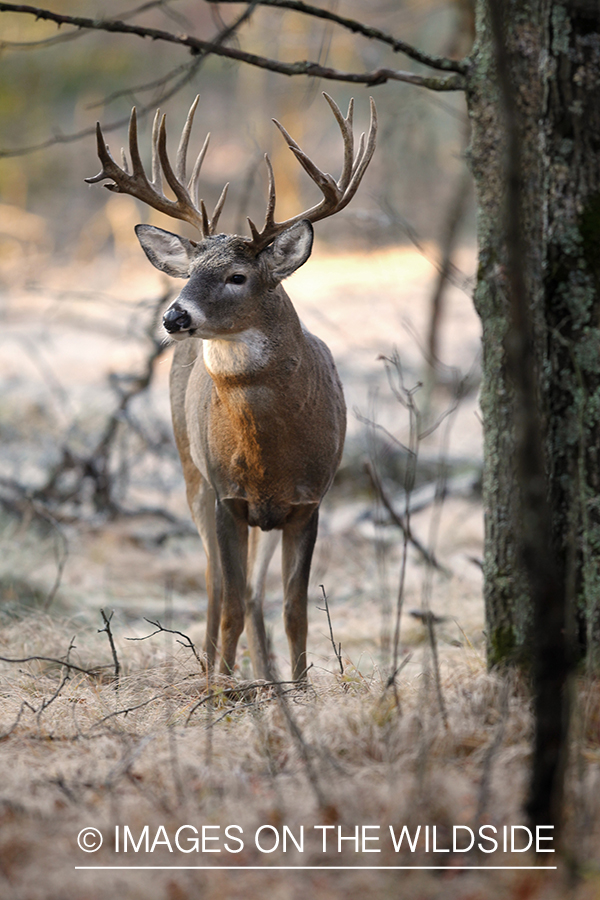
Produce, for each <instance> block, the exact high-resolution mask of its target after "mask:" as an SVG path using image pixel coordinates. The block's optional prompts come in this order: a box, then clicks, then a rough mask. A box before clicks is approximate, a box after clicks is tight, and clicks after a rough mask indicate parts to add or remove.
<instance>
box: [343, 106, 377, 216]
mask: <svg viewBox="0 0 600 900" xmlns="http://www.w3.org/2000/svg"><path fill="white" fill-rule="evenodd" d="M369 99H370V106H371V119H370V122H369V132H368V135H367V142H366V146H365V140H364V137H365V136H364V134H363V135H361V139H360V145H359V149H358V153H357V154H356V160H355V162H354V166H353V167H352V168H353V171H352V178H351V180H350V184H349V185H348V187H347V189H346V194H347V196H348V199H347V200H346V203H345V204H344V206H345V205H346V204H347V203H349V202H350V200H352V197H354V195H355V193H356V191H357V189H358V185H359V184H360V182H361V179H362V177H363V175H364V174H365V171H366V169H367V166H368V165H369V163H370V162H371V160H372V158H373V154H374V153H375V142H376V138H377V109H376V107H375V101H374V100H373V98H372V97H370V98H369ZM363 146H364V151H363Z"/></svg>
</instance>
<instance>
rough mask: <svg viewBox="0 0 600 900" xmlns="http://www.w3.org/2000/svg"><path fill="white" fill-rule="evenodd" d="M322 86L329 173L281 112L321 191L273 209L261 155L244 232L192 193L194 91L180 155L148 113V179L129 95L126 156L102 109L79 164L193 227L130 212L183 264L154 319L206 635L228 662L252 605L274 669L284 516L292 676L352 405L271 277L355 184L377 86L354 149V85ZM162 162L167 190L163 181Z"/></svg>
mask: <svg viewBox="0 0 600 900" xmlns="http://www.w3.org/2000/svg"><path fill="white" fill-rule="evenodd" d="M325 97H326V99H327V102H328V103H329V105H330V107H331V109H332V111H333V114H334V116H335V118H336V120H337V122H338V125H339V127H340V130H341V133H342V137H343V143H344V161H343V166H342V173H341V175H340V177H339V179H338V180H337V181H335V180H334V179H333V178H332V177H331V175H327V174H325V173H324V172H321V171H320V170H319V169H318V168H317V167H316V166H315V164H314V163H313V162H312V161H311V160H310V159H309V158H308V156H306V154H305V153H304V152H303V151H302V150H301V149H300V147H299V146H298V145H297V144H296V143H295V141H294V140H293V139H292V138H291V137H290V136H289V134H288V133H287V131H286V130H285V129H284V128H283V126H282V125H280V124H279V123H278V122H275V124H276V125H277V127H278V128H279V130H280V131H281V132H282V134H283V136H284V138H285V139H286V141H287V143H288V145H289V147H290V149H291V150H292V152H293V153H294V155H295V156H296V158H297V160H298V161H299V163H300V164H301V165H302V166H303V168H304V169H305V170H306V172H307V173H308V174H309V175H310V177H311V178H312V180H313V181H314V182H315V183H316V184H317V185H318V187H319V188H320V190H321V192H322V194H323V198H322V200H321V201H320V202H319V203H318V204H317V205H315V206H313V207H312V208H311V209H309V210H307V211H306V212H303V213H300V214H299V215H297V216H294V217H293V218H291V219H288V220H287V221H285V222H276V221H275V182H274V178H273V170H272V168H271V164H270V162H269V158H268V156H265V160H266V163H267V168H268V173H269V197H268V203H267V212H266V216H265V223H264V225H263V228H262V229H261V230H260V231H259V230H258V229H257V228H256V227H255V225H254V224H253V222H251V221H250V220H249V225H250V232H251V237H249V238H248V237H240V236H238V235H236V234H217V233H216V229H217V223H218V220H219V215H220V213H221V210H222V208H223V203H224V201H225V195H226V192H227V185H226V186H225V188H224V189H223V192H222V194H221V196H220V198H219V201H218V203H217V205H216V207H215V210H214V213H213V215H212V218H209V216H208V214H207V211H206V207H205V205H204V201H203V200H200V201H198V200H197V187H198V178H199V174H200V167H201V165H202V160H203V159H204V155H205V153H206V148H207V145H208V137H207V138H206V141H205V142H204V146H203V147H202V150H201V151H200V154H199V156H198V158H197V160H196V163H195V165H194V168H193V171H192V175H191V178H190V180H189V182H187V179H186V156H187V147H188V141H189V137H190V131H191V127H192V121H193V117H194V112H195V110H196V106H197V103H198V98H196V100H195V101H194V104H193V105H192V108H191V109H190V112H189V115H188V117H187V121H186V123H185V127H184V129H183V133H182V136H181V141H180V144H179V149H178V151H177V161H176V164H175V171H173V168H172V167H171V163H170V161H169V158H168V156H167V149H166V128H165V117H164V116H163V117H162V118H160V116H159V114H158V113H157V115H156V119H155V122H154V129H153V135H152V180H150V179H149V178H148V176H147V175H146V173H145V171H144V168H143V165H142V161H141V158H140V153H139V149H138V141H137V125H136V114H135V108H134V109H133V111H132V113H131V122H130V126H129V153H130V157H131V171H130V170H129V167H128V164H127V161H126V158H125V154H123V166H122V168H121V167H120V166H119V165H117V163H116V162H115V161H114V159H113V158H112V156H111V155H110V153H109V151H108V148H107V146H106V144H105V142H104V137H103V135H102V131H101V129H100V126H99V125H98V129H97V137H98V156H99V157H100V161H101V163H102V171H101V172H100V174H99V175H96V176H95V177H94V178H88V179H87V181H89V182H98V181H102V180H103V179H105V178H108V179H111V183H109V184H106V185H105V187H107V188H109V189H110V190H112V191H118V192H120V193H125V194H131V195H132V196H133V197H137V198H138V199H139V200H142V201H144V202H145V203H147V204H148V205H149V206H151V207H153V208H154V209H156V210H160V212H163V213H166V214H167V215H170V216H173V217H174V218H176V219H183V220H184V221H186V222H189V223H190V224H191V225H194V226H195V227H196V228H197V229H198V231H199V232H200V237H199V239H198V240H196V241H192V240H188V239H186V238H182V237H179V236H178V235H175V234H171V233H170V232H168V231H163V230H162V229H160V228H154V227H152V226H150V225H138V226H137V228H136V233H137V236H138V238H139V241H140V243H141V245H142V247H143V249H144V251H145V253H146V255H147V257H148V259H149V260H150V262H152V263H153V264H154V265H155V266H156V267H157V268H158V269H161V270H162V271H163V272H167V273H168V274H169V275H174V276H175V277H179V278H187V279H188V281H187V283H186V284H185V286H184V288H183V290H182V291H181V293H180V294H179V296H178V297H177V299H176V300H175V301H174V302H173V303H171V305H170V306H169V308H168V309H167V311H166V313H165V315H164V319H163V322H164V326H165V328H166V330H167V331H168V332H169V334H170V336H171V337H172V338H173V340H175V341H177V342H178V343H177V346H176V348H175V355H174V357H173V366H172V369H171V408H172V414H173V425H174V430H175V439H176V441H177V447H178V449H179V454H180V456H181V462H182V465H183V473H184V476H185V482H186V487H187V498H188V502H189V505H190V509H191V511H192V516H193V517H194V521H195V523H196V525H197V527H198V531H199V532H200V537H201V538H202V543H203V544H204V549H205V551H206V554H207V557H208V567H207V575H206V581H207V591H208V598H209V599H208V615H207V628H206V643H205V651H206V656H207V662H208V665H209V666H213V665H214V661H215V656H216V652H217V642H218V636H219V624H220V627H221V642H222V643H221V672H223V673H231V672H233V668H234V665H235V653H236V647H237V643H238V639H239V637H240V635H241V633H242V630H243V628H244V621H246V625H247V631H248V642H249V646H250V655H251V658H252V665H253V667H254V672H255V675H256V676H258V677H262V678H268V677H269V675H270V665H269V658H268V647H267V640H266V635H265V627H264V622H263V614H262V600H263V595H264V582H265V577H266V571H267V567H268V564H269V561H270V559H271V556H272V555H273V552H274V549H275V545H276V541H277V533H278V532H279V531H281V532H282V535H283V537H282V541H283V545H282V554H283V588H284V620H285V629H286V633H287V637H288V641H289V646H290V654H291V663H292V672H293V677H294V679H297V680H301V679H303V678H304V677H305V672H306V633H307V589H308V578H309V572H310V564H311V558H312V553H313V548H314V544H315V539H316V536H317V522H318V514H319V506H320V503H321V500H322V499H323V496H324V494H325V493H326V491H327V489H328V488H329V486H330V485H331V482H332V480H333V477H334V475H335V472H336V470H337V467H338V465H339V462H340V458H341V455H342V448H343V444H344V434H345V429H346V408H345V404H344V395H343V392H342V387H341V384H340V380H339V377H338V374H337V371H336V368H335V364H334V362H333V359H332V356H331V353H330V352H329V349H328V348H327V347H326V345H325V344H324V343H323V342H322V341H321V340H319V338H317V337H315V336H314V335H312V334H310V332H308V331H307V330H306V329H305V328H303V326H302V324H301V322H300V320H299V319H298V316H297V314H296V312H295V310H294V307H293V306H292V303H291V301H290V299H289V297H288V295H287V294H286V292H285V291H284V289H283V287H282V286H281V282H282V280H283V279H284V278H287V276H288V275H291V274H292V272H294V271H295V270H296V269H297V268H298V267H299V266H301V265H302V264H303V263H304V262H306V260H307V259H308V257H309V255H310V252H311V248H312V241H313V229H312V224H311V223H312V222H316V221H318V220H319V219H324V218H325V217H326V216H331V215H333V214H334V213H336V212H338V211H339V210H341V209H343V208H344V207H345V206H346V205H347V204H348V203H349V202H350V200H351V199H352V197H353V196H354V194H355V193H356V190H357V188H358V185H359V183H360V180H361V178H362V176H363V174H364V172H365V169H366V168H367V166H368V164H369V162H370V160H371V157H372V155H373V151H374V149H375V134H376V127H377V126H376V114H375V106H374V103H373V101H372V100H371V122H370V127H369V132H368V136H367V138H366V139H365V136H364V134H363V135H362V136H361V139H360V144H359V147H358V150H357V152H356V154H355V153H354V141H353V134H352V109H353V104H352V101H351V102H350V106H349V108H348V114H347V116H346V117H345V118H344V116H343V115H342V113H341V112H340V110H339V108H338V106H337V105H336V104H335V103H334V101H333V100H332V99H331V98H330V97H328V96H327V95H325ZM273 121H275V120H273ZM163 176H164V178H165V180H166V182H167V184H168V185H169V187H170V188H171V190H172V192H173V194H174V197H175V199H169V198H167V197H166V196H165V195H164V193H163V189H162V177H163ZM186 182H187V183H186ZM249 527H250V529H251V531H250V536H249V532H248V528H249ZM263 532H267V533H266V534H263ZM249 557H250V562H248V558H249Z"/></svg>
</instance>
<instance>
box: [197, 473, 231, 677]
mask: <svg viewBox="0 0 600 900" xmlns="http://www.w3.org/2000/svg"><path fill="white" fill-rule="evenodd" d="M196 471H197V470H196ZM188 484H190V481H189V480H188ZM188 502H189V506H190V510H191V512H192V517H193V519H194V522H195V523H196V528H197V529H198V533H199V534H200V538H201V540H202V545H203V547H204V552H205V553H206V559H207V564H206V593H207V594H208V608H207V611H206V637H205V640H204V652H205V653H206V663H207V666H208V668H209V669H212V668H214V665H215V658H216V654H217V644H218V640H219V625H220V622H221V595H222V589H223V578H222V573H221V560H220V558H219V546H218V543H217V529H216V522H215V492H214V491H213V489H212V488H211V487H210V485H209V484H208V483H207V482H206V481H205V480H204V479H203V478H202V476H201V475H200V473H199V472H198V477H197V478H196V479H195V481H194V487H193V490H188Z"/></svg>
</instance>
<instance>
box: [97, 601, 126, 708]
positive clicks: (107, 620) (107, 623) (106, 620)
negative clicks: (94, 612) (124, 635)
mask: <svg viewBox="0 0 600 900" xmlns="http://www.w3.org/2000/svg"><path fill="white" fill-rule="evenodd" d="M114 614H115V611H114V609H113V611H112V612H111V614H110V616H107V615H106V613H105V612H104V610H103V609H101V610H100V615H101V616H102V621H103V622H104V628H99V629H98V634H103V633H104V632H106V636H107V638H108V643H109V645H110V652H111V653H112V658H113V664H114V667H115V690H116V691H118V690H119V674H120V672H121V663H120V662H119V657H118V655H117V648H116V646H115V640H114V637H113V633H112V629H111V627H110V623H111V621H112V617H113V616H114Z"/></svg>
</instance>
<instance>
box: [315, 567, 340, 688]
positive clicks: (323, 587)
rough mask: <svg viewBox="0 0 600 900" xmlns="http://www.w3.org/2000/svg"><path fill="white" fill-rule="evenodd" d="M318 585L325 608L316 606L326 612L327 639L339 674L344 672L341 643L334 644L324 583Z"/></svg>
mask: <svg viewBox="0 0 600 900" xmlns="http://www.w3.org/2000/svg"><path fill="white" fill-rule="evenodd" d="M319 587H320V588H321V591H322V593H323V602H324V604H325V609H323V607H322V606H317V609H320V610H321V612H325V613H326V614H327V622H328V624H329V639H330V640H331V646H332V647H333V652H334V653H335V657H336V659H337V661H338V663H339V666H340V674H341V675H343V674H344V663H343V660H342V644H341V642H340V643H339V644H338V645H337V646H336V643H335V640H334V637H333V626H332V624H331V616H330V615H329V603H328V602H327V594H326V593H325V585H323V584H320V585H319Z"/></svg>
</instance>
